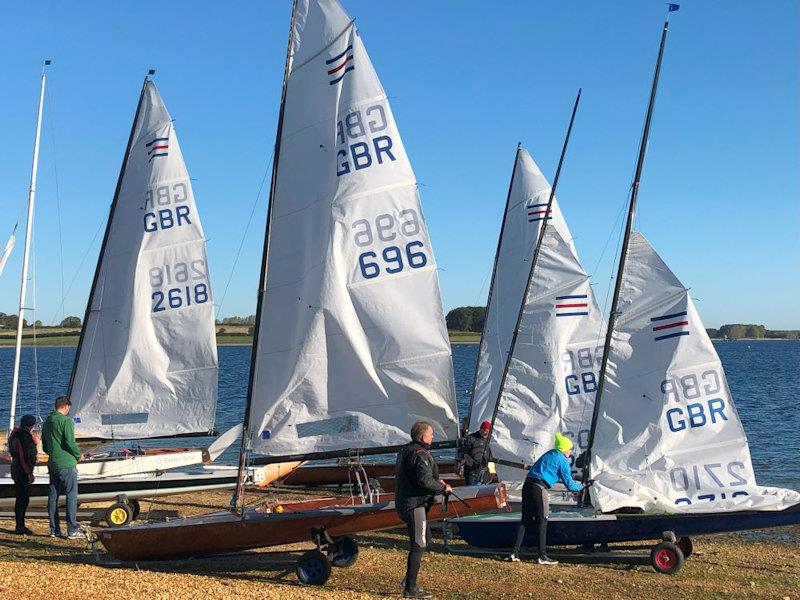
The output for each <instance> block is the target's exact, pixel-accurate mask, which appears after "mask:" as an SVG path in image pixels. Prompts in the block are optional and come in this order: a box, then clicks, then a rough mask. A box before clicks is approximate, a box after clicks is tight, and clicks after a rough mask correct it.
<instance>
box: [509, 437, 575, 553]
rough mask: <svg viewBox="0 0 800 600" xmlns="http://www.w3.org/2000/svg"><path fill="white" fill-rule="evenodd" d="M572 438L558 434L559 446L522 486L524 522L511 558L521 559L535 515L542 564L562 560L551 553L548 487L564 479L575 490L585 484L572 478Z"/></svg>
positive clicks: (535, 468)
mask: <svg viewBox="0 0 800 600" xmlns="http://www.w3.org/2000/svg"><path fill="white" fill-rule="evenodd" d="M571 450H572V440H571V439H569V438H568V437H566V436H563V435H561V434H560V433H557V434H556V443H555V448H553V449H552V450H548V451H547V452H545V453H544V454H542V456H541V457H540V458H539V460H537V461H536V462H535V463H533V466H532V467H531V469H530V471H528V477H526V478H525V483H524V484H523V486H522V522H521V523H520V525H519V527H518V528H517V541H516V543H515V544H514V551H513V552H512V553H511V556H509V557H508V560H510V561H511V562H518V561H519V557H518V555H519V549H520V548H521V547H522V540H523V539H524V538H525V531H526V529H528V528H533V526H534V519H535V522H536V523H538V525H539V564H540V565H557V564H558V561H557V560H553V559H551V558H550V557H548V556H547V514H548V512H549V510H550V498H549V496H548V494H547V490H549V489H550V488H551V487H553V486H554V485H555V484H556V483H558V482H561V483H563V484H564V485H565V486H567V489H568V490H569V491H571V492H579V491H581V490H582V489H583V487H584V486H583V485H582V484H580V483H578V482H577V481H575V480H573V479H572V473H571V470H570V466H569V461H568V460H567V459H568V458H569V454H570V451H571Z"/></svg>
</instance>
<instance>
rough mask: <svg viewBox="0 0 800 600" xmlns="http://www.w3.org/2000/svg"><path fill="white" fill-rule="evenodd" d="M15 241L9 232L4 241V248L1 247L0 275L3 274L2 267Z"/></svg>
mask: <svg viewBox="0 0 800 600" xmlns="http://www.w3.org/2000/svg"><path fill="white" fill-rule="evenodd" d="M16 241H17V238H16V237H15V236H14V234H13V233H12V234H11V237H10V238H8V242H6V245H5V248H3V252H2V254H0V275H2V274H3V269H4V268H5V266H6V263H7V262H8V257H9V256H11V251H12V250H13V249H14V243H15V242H16Z"/></svg>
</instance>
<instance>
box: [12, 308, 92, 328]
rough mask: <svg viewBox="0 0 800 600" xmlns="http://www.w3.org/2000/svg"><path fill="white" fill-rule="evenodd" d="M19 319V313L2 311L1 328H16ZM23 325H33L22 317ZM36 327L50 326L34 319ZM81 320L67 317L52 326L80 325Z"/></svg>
mask: <svg viewBox="0 0 800 600" xmlns="http://www.w3.org/2000/svg"><path fill="white" fill-rule="evenodd" d="M18 321H19V317H17V315H7V314H6V313H3V312H0V329H16V328H17V322H18ZM22 326H23V327H31V324H30V323H29V322H28V320H27V319H22ZM33 326H34V327H48V326H47V325H42V322H41V321H34V323H33ZM80 326H81V320H80V319H79V318H78V317H67V318H65V319H64V320H63V321H61V323H60V324H58V325H52V327H80Z"/></svg>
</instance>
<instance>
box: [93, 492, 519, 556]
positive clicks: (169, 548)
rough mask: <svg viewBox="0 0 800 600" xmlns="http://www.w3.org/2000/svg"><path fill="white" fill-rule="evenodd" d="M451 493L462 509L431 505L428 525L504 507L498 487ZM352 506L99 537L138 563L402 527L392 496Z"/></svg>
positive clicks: (324, 503) (209, 519)
mask: <svg viewBox="0 0 800 600" xmlns="http://www.w3.org/2000/svg"><path fill="white" fill-rule="evenodd" d="M455 493H456V494H457V495H458V497H459V498H462V499H463V500H464V502H465V503H466V504H465V503H462V502H460V501H458V500H456V499H455V498H454V497H451V499H450V502H449V505H448V507H447V510H446V511H443V510H442V505H436V504H435V505H434V506H433V507H432V508H431V510H430V511H429V513H428V518H429V519H430V520H431V521H437V520H440V519H446V518H452V517H455V516H459V515H468V514H475V513H479V512H485V511H489V510H497V509H499V508H502V507H504V506H505V489H504V488H503V487H502V486H495V485H486V486H474V487H465V488H459V489H457V490H455ZM440 499H441V498H439V500H440ZM353 502H354V501H353V499H351V498H326V499H322V500H312V501H308V502H292V503H286V504H282V505H279V506H278V507H276V508H274V509H272V512H269V513H267V512H259V511H257V510H252V509H248V510H246V511H245V512H244V515H241V514H239V513H234V512H230V511H223V512H217V513H211V514H207V515H201V516H197V517H189V518H186V519H175V520H172V521H167V522H165V523H152V524H148V525H139V526H131V527H120V528H116V529H102V530H100V531H97V538H98V540H99V541H100V542H101V543H102V544H103V546H105V548H106V550H108V552H109V553H110V554H111V555H112V556H114V557H115V558H117V559H119V560H136V561H140V560H163V559H173V558H182V557H189V556H201V555H207V554H222V553H228V552H239V551H242V550H252V549H254V548H263V547H267V546H280V545H283V544H292V543H296V542H302V541H305V540H311V539H312V537H313V530H315V529H319V528H324V529H325V530H326V531H327V532H328V534H329V535H331V536H332V537H335V536H342V535H348V534H354V533H359V532H364V531H377V530H381V529H393V528H395V527H401V526H403V521H402V520H401V519H400V517H399V515H398V514H397V512H396V511H395V507H394V496H393V495H386V496H381V498H380V501H379V502H376V503H373V504H361V503H360V502H358V500H356V501H355V503H353Z"/></svg>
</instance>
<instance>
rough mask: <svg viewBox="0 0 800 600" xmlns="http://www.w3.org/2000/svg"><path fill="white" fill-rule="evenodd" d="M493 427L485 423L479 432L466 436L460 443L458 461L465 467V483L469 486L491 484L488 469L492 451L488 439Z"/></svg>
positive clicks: (487, 422) (489, 423)
mask: <svg viewBox="0 0 800 600" xmlns="http://www.w3.org/2000/svg"><path fill="white" fill-rule="evenodd" d="M491 427H492V424H491V422H489V421H484V422H483V423H481V426H480V428H479V429H478V431H476V432H475V433H470V434H469V435H465V436H463V437H462V438H461V439H460V440H459V441H458V457H457V460H459V461H460V462H461V463H462V464H463V465H464V481H465V482H466V483H467V485H480V484H482V483H488V482H489V479H490V475H489V471H488V468H487V467H488V464H489V463H490V462H492V451H491V449H490V448H489V444H488V443H487V438H488V437H489V430H490V429H491Z"/></svg>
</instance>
